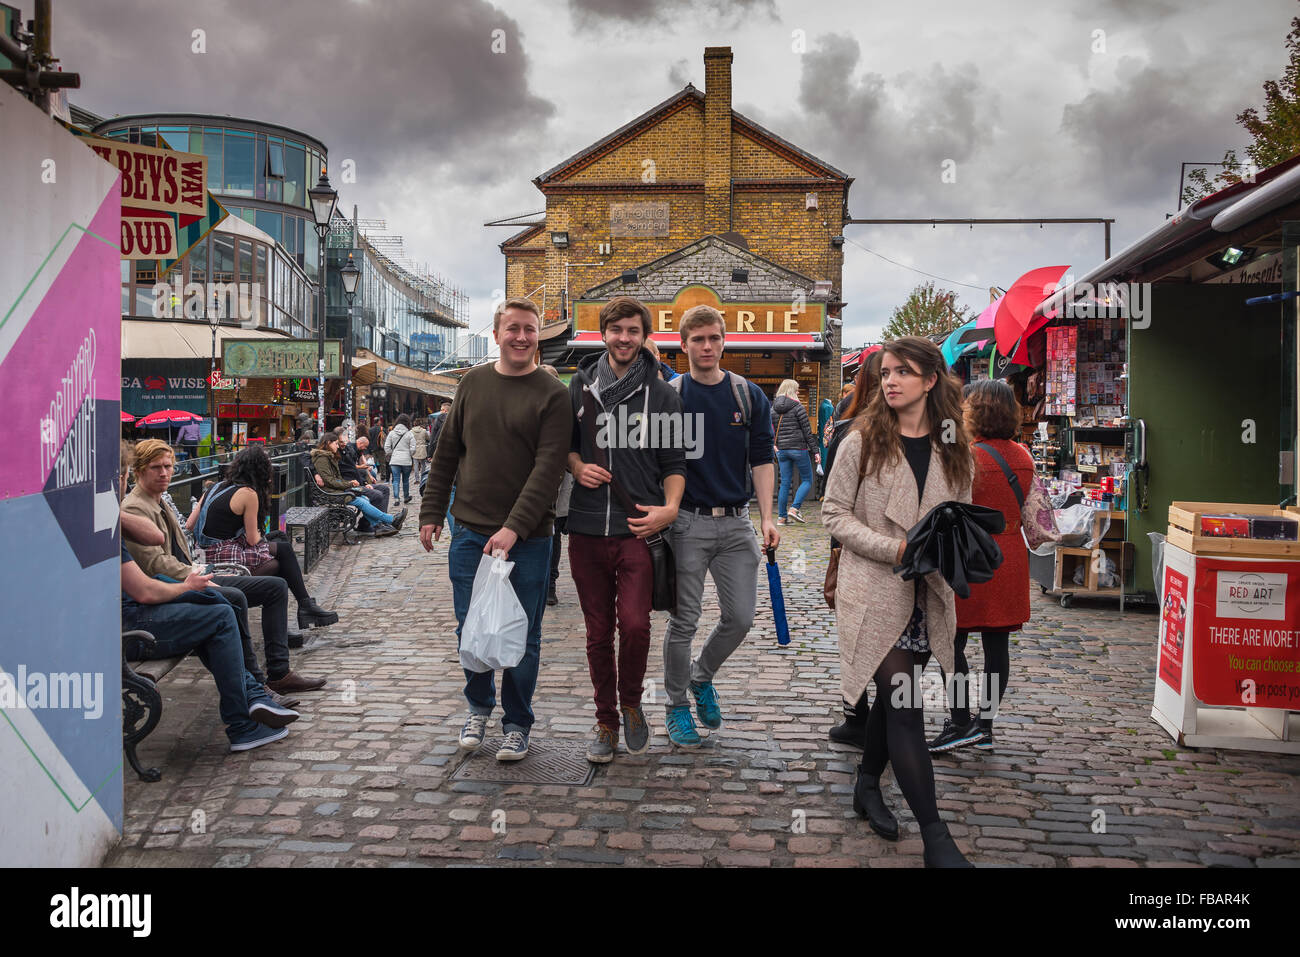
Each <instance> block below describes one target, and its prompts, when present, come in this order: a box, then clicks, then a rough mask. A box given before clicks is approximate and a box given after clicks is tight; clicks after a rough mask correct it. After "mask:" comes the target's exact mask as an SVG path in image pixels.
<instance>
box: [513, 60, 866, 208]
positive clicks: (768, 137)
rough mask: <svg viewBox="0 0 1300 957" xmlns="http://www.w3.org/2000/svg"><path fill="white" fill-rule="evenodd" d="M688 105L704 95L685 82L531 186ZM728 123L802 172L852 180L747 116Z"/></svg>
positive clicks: (561, 173)
mask: <svg viewBox="0 0 1300 957" xmlns="http://www.w3.org/2000/svg"><path fill="white" fill-rule="evenodd" d="M690 106H698V107H699V108H700V109H703V108H704V94H703V93H701V92H700V91H699V90H697V89H696V88H695V86H694V85H693V84H690V83H687V84H686V86H685V88H683V89H682V90H681V91H680V92H678V93H675V94H673V95H672V96H670V97H669V98H668V99H666V100H664V101H663V102H662V103H658V104H656V105H655V106H652V107H651V108H650V109H648V110H646V112H644V113H642V114H641V115H640V116H638V117H636V119H634V120H632V121H630V122H628V123H625V124H624V125H622V126H620V127H619V128H618V129H616V130H615V131H614V132H612V133H610V134H609V135H608V136H604V137H602V138H600V139H599V140H597V141H596V142H595V143H592V144H591V145H590V146H588V147H587V148H586V149H583V150H580V151H579V152H577V153H574V154H573V155H572V156H570V157H569V158H568V159H565V160H562V161H561V162H559V163H557V164H556V165H555V166H552V167H551V168H550V169H548V170H547V171H546V172H544V173H542V174H541V175H540V176H538V177H537V178H535V179H534V180H533V184H534V185H535V186H537V187H538V188H539V189H540V188H541V187H542V186H544V185H546V184H547V183H550V182H553V181H559V180H561V179H565V178H567V177H568V176H571V175H572V174H574V173H576V172H578V171H579V170H580V169H582V168H583V167H584V166H587V165H589V164H590V163H593V162H595V161H596V160H597V159H598V158H600V157H601V156H603V155H604V154H605V153H607V152H609V151H610V150H611V149H613V148H614V147H616V146H621V145H622V144H623V143H626V142H628V141H629V140H631V139H633V138H634V137H636V136H637V135H639V134H641V133H643V132H644V131H645V130H648V129H650V128H651V127H654V126H657V125H658V124H659V123H661V122H662V121H663V120H665V119H667V118H668V117H670V116H672V115H673V114H674V113H677V112H678V111H680V110H683V109H686V108H687V107H690ZM731 123H732V129H733V130H736V129H738V130H739V131H740V132H742V133H744V134H745V135H746V136H748V137H750V138H751V139H753V140H755V141H757V142H759V143H761V144H762V145H764V146H767V147H768V148H770V149H773V150H775V151H776V152H778V153H783V154H785V155H786V156H787V158H788V159H790V160H791V161H793V162H795V163H797V164H798V165H800V166H803V167H804V168H805V169H808V170H809V172H811V173H814V174H816V175H819V176H824V177H828V178H833V179H842V180H850V179H851V178H850V177H849V176H848V175H847V174H846V173H843V172H841V171H840V170H838V169H836V168H835V167H834V166H831V165H830V164H829V163H827V162H825V161H824V160H821V159H818V158H817V157H816V156H814V155H813V154H811V153H809V152H807V151H806V150H802V149H800V148H799V147H797V146H795V145H794V144H793V143H790V142H789V141H787V140H784V139H782V138H781V137H779V136H777V135H776V134H775V133H773V132H772V131H771V130H768V129H766V128H765V127H763V126H760V125H759V124H758V123H755V122H754V121H753V120H751V119H750V118H749V117H747V116H744V115H742V114H740V113H737V112H736V111H735V110H732V111H731ZM809 167H815V168H809Z"/></svg>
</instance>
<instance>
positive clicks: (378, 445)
mask: <svg viewBox="0 0 1300 957" xmlns="http://www.w3.org/2000/svg"><path fill="white" fill-rule="evenodd" d="M367 438H368V439H370V454H371V455H372V456H374V459H375V470H376V471H377V472H378V473H379V477H380V478H381V479H383V480H384V481H385V482H387V481H389V480H390V478H391V475H390V474H389V471H388V454H387V453H386V452H385V451H384V442H385V441H386V440H387V438H388V432H387V431H386V430H385V429H384V420H383V418H382V417H381V416H375V421H374V425H372V426H371V427H370V434H369V435H368V436H367Z"/></svg>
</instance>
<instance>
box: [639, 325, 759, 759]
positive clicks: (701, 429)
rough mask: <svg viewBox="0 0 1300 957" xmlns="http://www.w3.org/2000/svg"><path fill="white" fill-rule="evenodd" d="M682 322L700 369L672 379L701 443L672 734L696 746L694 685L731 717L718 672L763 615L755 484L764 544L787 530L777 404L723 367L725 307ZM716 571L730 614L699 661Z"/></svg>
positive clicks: (681, 585)
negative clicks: (780, 522) (780, 520)
mask: <svg viewBox="0 0 1300 957" xmlns="http://www.w3.org/2000/svg"><path fill="white" fill-rule="evenodd" d="M679 331H680V334H681V338H682V349H683V351H684V352H685V353H686V357H687V361H688V362H689V364H690V371H689V372H688V373H687V374H685V375H682V376H679V377H678V378H676V379H674V380H673V381H672V383H671V385H672V387H673V388H674V390H676V391H677V393H678V395H680V396H681V400H682V419H683V424H684V425H685V424H696V423H698V424H696V425H695V427H694V432H695V436H694V437H695V439H696V442H695V446H694V449H692V448H691V447H690V446H688V447H687V453H688V454H687V459H686V488H685V491H684V492H683V494H682V505H681V508H680V510H679V512H678V515H677V518H676V520H675V521H674V522H673V530H672V546H673V552H674V554H675V557H676V562H677V613H676V614H674V615H673V616H672V620H671V621H670V622H669V624H668V633H667V636H666V637H665V638H664V690H665V692H666V693H667V695H668V708H667V716H666V720H667V725H668V738H669V740H670V741H671V742H672V743H673V744H674V745H676V746H677V747H681V748H688V749H689V748H698V747H699V746H700V734H699V731H697V730H696V727H695V721H694V719H693V718H692V717H691V709H690V708H689V707H688V706H687V703H686V702H687V699H686V695H687V694H688V693H689V694H690V695H691V697H692V698H694V699H695V710H696V713H697V714H698V715H699V718H700V722H701V723H702V724H703V725H704V726H705V727H706V728H708V729H710V730H716V729H717V728H720V727H721V726H722V706H721V703H720V701H719V700H718V693H717V690H716V689H715V688H714V686H713V679H714V677H715V676H716V675H717V673H718V670H719V669H720V668H721V667H722V665H723V664H724V663H725V662H726V660H727V658H728V657H730V656H731V654H732V652H734V651H735V650H736V649H737V648H738V647H740V643H741V642H742V641H744V640H745V636H746V635H747V634H748V633H749V629H750V627H751V626H752V625H753V623H754V608H755V605H756V602H757V598H758V565H759V558H760V556H759V546H758V541H757V540H756V539H755V536H754V525H753V522H752V521H751V520H750V518H749V498H750V493H751V489H752V491H753V493H754V494H755V495H757V497H758V512H759V519H760V523H761V526H762V533H761V534H762V538H763V544H764V545H765V546H766V547H768V548H775V547H776V546H777V545H778V544H779V543H780V541H781V536H780V534H779V533H778V532H777V530H776V526H775V525H774V524H772V497H773V496H772V492H773V491H774V489H773V486H774V485H775V472H776V468H775V466H774V465H773V462H772V459H773V451H772V420H771V404H770V403H769V402H768V401H767V396H765V395H764V394H763V391H762V390H761V389H760V388H759V387H758V386H756V385H754V384H753V383H752V382H749V381H747V380H746V379H744V378H742V377H741V376H738V375H736V374H735V373H734V372H728V371H727V370H726V369H724V368H723V367H722V353H723V349H724V348H725V345H726V326H725V325H724V324H723V319H722V313H720V312H718V310H716V309H714V308H712V307H711V306H705V305H699V306H695V307H693V308H691V309H688V310H686V312H685V314H683V316H682V321H681V326H680V329H679ZM751 471H752V484H751V481H750V477H751ZM706 572H707V573H708V574H709V575H711V576H712V578H713V583H714V585H715V586H717V591H718V605H719V611H720V618H719V621H718V624H717V625H716V626H714V628H713V631H712V632H710V633H709V637H708V638H707V639H706V640H705V642H704V646H703V647H702V648H701V649H700V655H699V657H698V658H696V659H695V660H693V661H692V659H691V644H692V642H693V641H694V638H695V630H696V628H697V626H698V625H699V620H700V613H701V611H702V607H703V601H702V600H703V596H704V576H705V573H706Z"/></svg>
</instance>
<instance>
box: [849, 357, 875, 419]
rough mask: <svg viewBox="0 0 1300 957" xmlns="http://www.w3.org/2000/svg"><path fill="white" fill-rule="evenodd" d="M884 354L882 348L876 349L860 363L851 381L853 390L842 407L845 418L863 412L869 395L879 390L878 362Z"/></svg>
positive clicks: (869, 397) (868, 400) (850, 417)
mask: <svg viewBox="0 0 1300 957" xmlns="http://www.w3.org/2000/svg"><path fill="white" fill-rule="evenodd" d="M884 356H885V353H884V350H882V349H877V350H876V351H875V352H873V353H871V355H869V356H867V361H866V362H864V363H862V368H861V369H859V370H858V376H857V378H856V379H854V381H853V392H852V393H850V394H851V396H852V398H850V399H849V404H848V406H847V407H846V408H845V409H844V418H845V419H852V418H856V417H857V416H858V415H859V414H860V413H862V412H865V411H866V410H867V403H868V402H870V401H871V397H872V396H873V395H875V394H876V393H877V392H879V391H880V363H881V362H882V361H883V359H884Z"/></svg>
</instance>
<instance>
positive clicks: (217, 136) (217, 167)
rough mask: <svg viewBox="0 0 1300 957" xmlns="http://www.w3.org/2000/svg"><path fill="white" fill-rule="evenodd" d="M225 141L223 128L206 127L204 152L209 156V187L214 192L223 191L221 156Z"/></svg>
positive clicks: (204, 131)
mask: <svg viewBox="0 0 1300 957" xmlns="http://www.w3.org/2000/svg"><path fill="white" fill-rule="evenodd" d="M224 149H225V143H224V142H223V140H222V135H221V130H218V129H213V128H212V127H210V126H209V127H205V128H204V130H203V152H204V154H205V155H206V156H207V157H208V189H210V190H211V191H212V192H214V193H219V192H221V184H222V182H223V180H222V176H221V169H222V166H221V158H222V151H223V150H224Z"/></svg>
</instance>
